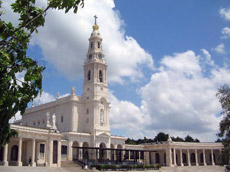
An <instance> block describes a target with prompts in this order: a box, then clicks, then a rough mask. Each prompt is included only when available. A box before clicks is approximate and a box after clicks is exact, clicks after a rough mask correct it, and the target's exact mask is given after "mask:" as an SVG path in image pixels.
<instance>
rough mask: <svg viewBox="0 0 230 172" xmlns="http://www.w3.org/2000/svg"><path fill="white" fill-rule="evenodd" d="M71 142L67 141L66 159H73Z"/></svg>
mask: <svg viewBox="0 0 230 172" xmlns="http://www.w3.org/2000/svg"><path fill="white" fill-rule="evenodd" d="M72 145H73V142H72V141H69V143H68V160H69V161H72V160H73V148H72Z"/></svg>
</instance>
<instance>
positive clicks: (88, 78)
mask: <svg viewBox="0 0 230 172" xmlns="http://www.w3.org/2000/svg"><path fill="white" fill-rule="evenodd" d="M87 77H88V81H89V80H90V70H89V71H88V76H87Z"/></svg>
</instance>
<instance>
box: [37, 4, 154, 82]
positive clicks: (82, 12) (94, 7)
mask: <svg viewBox="0 0 230 172" xmlns="http://www.w3.org/2000/svg"><path fill="white" fill-rule="evenodd" d="M114 7H115V4H114V1H113V0H100V1H96V0H92V1H85V7H84V8H83V9H81V8H79V11H78V13H77V14H74V13H72V12H69V13H67V14H65V13H64V12H63V11H57V10H52V11H50V12H48V14H47V16H46V23H45V27H44V28H41V29H40V30H39V34H38V35H35V38H36V39H34V40H33V43H37V44H38V45H39V46H40V47H41V48H42V51H43V54H44V56H45V59H46V60H48V61H49V62H50V63H52V64H54V66H55V67H56V68H57V69H58V70H59V71H60V72H61V73H63V74H64V75H65V76H66V77H68V78H70V79H76V78H77V77H79V76H80V75H82V65H83V63H84V59H85V58H86V57H85V56H86V53H87V47H88V38H89V36H90V33H91V32H92V25H93V22H94V19H93V16H94V15H95V14H97V16H98V24H99V26H100V28H99V30H100V32H101V34H102V37H103V49H104V52H105V55H106V60H107V63H108V65H109V66H110V67H109V68H108V78H109V80H110V82H119V83H123V82H124V77H126V78H127V77H128V78H130V80H131V81H136V80H138V79H140V78H141V77H143V74H142V72H141V71H140V67H139V66H140V65H145V66H148V67H150V68H153V60H152V57H151V55H150V54H149V53H147V52H146V51H145V50H144V49H143V48H141V46H140V45H139V44H138V43H137V41H136V40H135V39H134V38H133V37H131V36H127V35H125V30H124V22H123V21H122V19H121V17H120V15H119V12H118V11H116V10H114Z"/></svg>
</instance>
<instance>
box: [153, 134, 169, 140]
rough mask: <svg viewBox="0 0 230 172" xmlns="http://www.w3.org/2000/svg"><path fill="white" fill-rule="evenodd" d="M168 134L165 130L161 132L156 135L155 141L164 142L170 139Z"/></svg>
mask: <svg viewBox="0 0 230 172" xmlns="http://www.w3.org/2000/svg"><path fill="white" fill-rule="evenodd" d="M168 137H169V136H168V134H165V133H163V132H160V133H158V134H157V135H156V137H155V138H154V142H164V141H167V140H168Z"/></svg>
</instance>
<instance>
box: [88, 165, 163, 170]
mask: <svg viewBox="0 0 230 172" xmlns="http://www.w3.org/2000/svg"><path fill="white" fill-rule="evenodd" d="M91 167H92V168H93V167H94V168H96V169H97V170H100V171H104V170H112V171H113V170H114V171H115V170H135V169H137V170H148V169H151V170H152V169H153V170H158V169H159V168H161V165H160V164H149V165H109V164H101V165H91Z"/></svg>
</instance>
